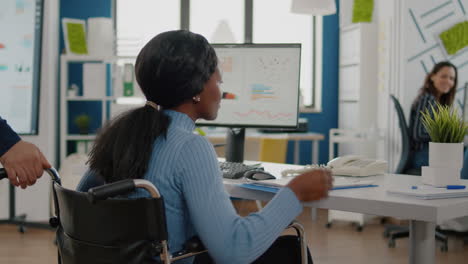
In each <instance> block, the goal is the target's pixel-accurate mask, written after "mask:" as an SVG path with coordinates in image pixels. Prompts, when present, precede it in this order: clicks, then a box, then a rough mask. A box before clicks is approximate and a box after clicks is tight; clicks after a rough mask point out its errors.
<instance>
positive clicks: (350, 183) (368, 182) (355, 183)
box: [239, 176, 377, 193]
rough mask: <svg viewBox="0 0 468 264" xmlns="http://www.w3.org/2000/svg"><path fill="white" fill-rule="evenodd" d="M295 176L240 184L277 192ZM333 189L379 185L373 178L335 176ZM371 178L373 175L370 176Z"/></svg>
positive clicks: (250, 187)
mask: <svg viewBox="0 0 468 264" xmlns="http://www.w3.org/2000/svg"><path fill="white" fill-rule="evenodd" d="M293 178H294V177H283V178H280V179H274V180H263V181H250V182H246V183H242V184H239V186H241V187H244V188H247V189H254V190H259V191H266V192H273V193H276V192H278V190H279V189H280V188H281V187H284V186H286V185H288V183H289V181H291V180H292V179H293ZM333 178H334V180H333V189H332V190H342V189H353V188H366V187H377V185H375V184H373V183H374V181H373V180H372V179H365V180H364V179H362V178H359V179H356V178H350V177H336V176H335V177H333ZM369 178H371V177H369Z"/></svg>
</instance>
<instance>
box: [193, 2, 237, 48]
mask: <svg viewBox="0 0 468 264" xmlns="http://www.w3.org/2000/svg"><path fill="white" fill-rule="evenodd" d="M208 10H210V11H208ZM190 30H191V31H193V32H195V33H198V34H201V35H203V36H204V37H205V38H206V39H208V41H209V42H212V43H242V42H244V2H243V1H232V0H191V1H190Z"/></svg>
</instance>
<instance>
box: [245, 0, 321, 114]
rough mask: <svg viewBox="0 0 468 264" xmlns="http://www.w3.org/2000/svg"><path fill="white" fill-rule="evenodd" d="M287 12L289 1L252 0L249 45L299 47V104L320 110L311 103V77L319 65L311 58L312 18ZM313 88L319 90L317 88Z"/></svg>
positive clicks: (312, 99) (313, 100)
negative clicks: (250, 40)
mask: <svg viewBox="0 0 468 264" xmlns="http://www.w3.org/2000/svg"><path fill="white" fill-rule="evenodd" d="M290 9H291V0H283V1H271V0H255V1H254V2H253V36H252V37H253V42H254V43H301V44H302V50H301V81H300V89H301V96H302V103H303V105H304V106H306V107H313V108H320V106H317V101H316V100H315V99H318V98H314V96H316V95H317V93H315V92H314V86H317V85H316V84H317V83H316V82H315V81H316V80H314V75H315V76H317V75H318V74H317V73H318V72H317V69H315V74H314V65H317V66H320V65H321V63H320V64H319V63H316V61H315V59H316V58H314V37H315V34H314V28H315V27H314V17H313V16H312V15H303V14H293V13H291V11H290ZM315 41H317V39H315ZM320 52H321V51H320ZM314 82H315V85H314ZM315 88H318V89H320V87H315Z"/></svg>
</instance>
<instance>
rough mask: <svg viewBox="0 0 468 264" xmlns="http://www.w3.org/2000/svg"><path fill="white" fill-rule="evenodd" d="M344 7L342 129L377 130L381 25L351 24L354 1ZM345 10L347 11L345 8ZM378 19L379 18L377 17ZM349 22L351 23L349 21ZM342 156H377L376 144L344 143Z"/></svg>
mask: <svg viewBox="0 0 468 264" xmlns="http://www.w3.org/2000/svg"><path fill="white" fill-rule="evenodd" d="M341 2H346V3H343V5H341V10H343V11H342V13H343V14H340V15H341V16H340V18H341V19H342V20H345V21H341V23H340V24H341V26H340V55H339V93H338V94H339V96H338V128H339V129H345V130H357V131H366V130H368V131H375V130H376V127H377V103H376V102H377V80H378V76H377V74H378V71H377V67H378V56H377V55H378V53H377V23H376V22H372V23H358V24H351V23H350V21H351V20H350V19H351V18H350V16H349V15H346V14H348V13H350V12H351V10H352V6H349V9H346V7H347V6H348V5H352V1H341ZM343 8H345V9H343ZM374 16H376V15H375V14H374ZM348 19H349V21H348ZM338 153H339V155H340V156H342V155H347V154H361V155H365V156H368V157H371V158H375V157H376V146H375V144H372V143H369V144H366V143H364V144H362V143H359V144H352V143H351V144H347V143H340V144H339V149H338Z"/></svg>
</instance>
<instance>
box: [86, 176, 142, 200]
mask: <svg viewBox="0 0 468 264" xmlns="http://www.w3.org/2000/svg"><path fill="white" fill-rule="evenodd" d="M135 188H136V186H135V182H134V181H133V180H132V179H128V180H123V181H118V182H114V183H110V184H106V185H102V186H98V187H93V188H91V189H89V190H88V197H89V199H90V201H91V202H92V203H95V202H96V201H100V200H105V199H107V198H109V197H113V196H117V195H123V194H127V193H129V192H132V191H134V190H135Z"/></svg>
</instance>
